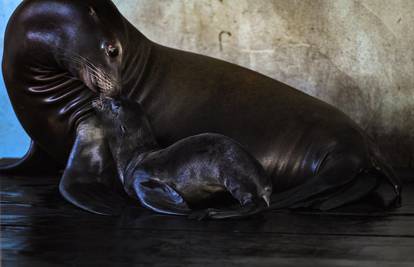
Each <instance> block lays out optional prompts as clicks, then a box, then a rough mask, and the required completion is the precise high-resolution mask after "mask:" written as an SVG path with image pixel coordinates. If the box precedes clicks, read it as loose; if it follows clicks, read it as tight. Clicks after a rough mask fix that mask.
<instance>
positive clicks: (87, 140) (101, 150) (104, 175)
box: [59, 117, 128, 215]
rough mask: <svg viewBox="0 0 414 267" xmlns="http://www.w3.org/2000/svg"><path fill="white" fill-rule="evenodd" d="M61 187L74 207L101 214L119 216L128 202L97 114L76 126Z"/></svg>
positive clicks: (65, 196) (63, 194)
mask: <svg viewBox="0 0 414 267" xmlns="http://www.w3.org/2000/svg"><path fill="white" fill-rule="evenodd" d="M59 190H60V192H61V194H62V196H63V197H64V198H65V199H66V200H68V201H69V202H70V203H72V204H74V205H75V206H77V207H80V208H82V209H84V210H87V211H90V212H92V213H96V214H101V215H119V214H120V213H121V212H122V211H123V209H124V207H125V206H126V205H127V203H128V201H127V196H126V194H125V193H124V191H123V189H122V185H121V182H120V180H119V179H118V175H117V172H116V167H115V164H114V161H113V159H112V155H111V153H110V151H109V148H108V146H107V144H106V140H105V138H104V134H103V130H102V129H101V128H100V126H99V124H98V123H97V121H96V118H94V117H91V118H89V119H87V120H86V121H83V122H82V123H81V124H80V125H79V127H78V128H77V132H76V140H75V143H74V145H73V148H72V152H71V154H70V157H69V160H68V163H67V166H66V169H65V171H64V173H63V177H62V179H61V181H60V185H59Z"/></svg>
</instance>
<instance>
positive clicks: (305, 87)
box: [115, 0, 414, 167]
mask: <svg viewBox="0 0 414 267" xmlns="http://www.w3.org/2000/svg"><path fill="white" fill-rule="evenodd" d="M115 2H116V3H117V5H118V6H119V8H120V10H121V11H122V13H123V14H125V15H126V17H127V18H128V19H130V20H131V21H132V22H133V23H134V24H135V25H136V26H137V27H138V28H139V29H140V30H141V31H142V32H143V33H144V34H145V35H146V36H148V37H149V38H150V39H152V40H154V41H156V42H159V43H161V44H164V45H167V46H172V47H176V48H180V49H184V50H190V51H194V52H198V53H201V54H206V55H210V56H213V57H217V58H222V59H224V60H227V61H230V62H234V63H237V64H240V65H243V66H246V67H248V68H251V69H254V70H256V71H259V72H261V73H264V74H266V75H268V76H271V77H273V78H275V79H278V80H280V81H282V82H285V83H287V84H289V85H291V86H293V87H296V88H298V89H300V90H302V91H305V92H307V93H309V94H311V95H314V96H316V97H318V98H321V99H323V100H325V101H327V102H329V103H331V104H333V105H335V106H336V107H338V108H340V109H341V110H343V111H345V112H346V113H347V114H349V115H350V116H351V117H352V118H353V119H355V120H356V121H357V122H358V123H359V124H360V125H361V126H362V127H363V128H365V129H366V130H367V131H368V132H369V133H370V134H371V135H372V136H373V137H375V138H376V139H377V141H378V143H379V144H380V145H381V147H382V149H383V150H384V152H386V153H387V154H388V156H389V157H390V158H391V159H392V161H393V163H394V165H396V166H405V167H407V166H410V167H414V88H413V87H414V46H413V44H414V1H412V0H392V1H391V0H359V1H357V0H332V1H331V0H301V1H299V0H266V1H265V0H263V1H259V0H257V1H255V0H197V1H195V0H157V1H153V0H130V1H126V0H118V1H115Z"/></svg>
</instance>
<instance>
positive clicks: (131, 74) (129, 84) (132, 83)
mask: <svg viewBox="0 0 414 267" xmlns="http://www.w3.org/2000/svg"><path fill="white" fill-rule="evenodd" d="M125 23H126V27H127V30H126V32H127V38H126V39H127V42H126V44H125V57H124V58H125V59H126V60H125V61H124V62H123V64H122V67H121V73H122V90H121V94H122V95H123V96H126V97H128V98H130V97H131V96H132V95H135V94H138V93H139V92H140V89H141V86H142V84H143V83H144V80H145V79H146V76H147V71H148V69H149V59H150V56H151V51H152V48H153V45H154V44H153V43H152V42H151V41H150V40H149V39H148V38H147V37H145V36H144V35H143V34H142V33H141V32H140V31H138V30H137V29H136V28H135V27H134V26H133V25H132V24H131V23H130V22H128V21H127V20H125Z"/></svg>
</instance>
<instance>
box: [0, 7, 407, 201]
mask: <svg viewBox="0 0 414 267" xmlns="http://www.w3.org/2000/svg"><path fill="white" fill-rule="evenodd" d="M91 8H92V9H91ZM91 33H92V34H91ZM74 55H76V56H74ZM84 59H86V60H84ZM78 60H80V63H81V64H80V65H81V66H83V68H82V67H80V66H79V62H78ZM82 60H84V61H82ZM88 63H92V64H93V65H94V67H90V68H89V69H88V68H86V69H87V70H88V71H85V66H86V67H87V66H88ZM95 67H97V68H99V69H100V70H102V71H103V72H104V73H105V75H108V76H109V77H111V78H110V79H109V80H110V81H112V80H116V81H117V82H116V84H117V86H118V87H117V86H108V87H107V86H106V85H107V84H108V79H101V82H100V83H98V82H97V79H96V78H102V77H101V76H102V75H101V74H99V73H98V75H96V74H97V73H95V72H94V71H96V69H95ZM3 75H4V79H5V82H6V86H7V90H8V93H9V96H10V99H11V102H12V104H13V107H14V110H15V112H16V114H17V116H18V118H19V120H20V122H21V123H22V125H23V127H24V128H25V130H26V131H27V132H28V134H29V135H30V137H31V138H32V140H33V141H34V142H35V143H36V147H38V148H39V149H40V150H41V151H42V152H43V153H44V154H47V155H50V157H51V158H53V160H55V161H57V162H58V164H59V165H60V167H63V166H65V164H66V162H68V159H69V162H68V164H67V166H68V167H69V170H70V169H71V168H75V169H76V165H77V164H78V163H76V159H79V155H78V154H79V153H81V152H82V151H84V150H85V149H88V148H89V146H94V147H95V148H99V149H96V151H101V152H99V153H100V154H99V153H98V154H96V155H94V157H89V158H88V157H86V158H82V162H83V163H84V165H85V169H89V170H92V169H93V167H94V166H95V165H94V164H95V162H96V159H99V160H98V161H99V163H100V164H99V165H97V166H110V165H111V163H113V162H112V161H111V160H112V159H111V157H110V156H109V155H107V153H109V152H107V151H108V150H107V149H106V146H107V144H106V141H105V140H104V139H98V138H97V139H93V138H91V139H87V142H85V141H84V139H82V138H81V137H82V136H81V135H80V130H79V129H94V127H96V128H98V130H100V131H102V129H101V128H99V127H100V126H99V124H97V123H96V116H95V115H94V113H93V112H92V105H91V103H92V101H93V100H94V99H96V98H97V97H98V95H97V93H96V92H94V91H101V92H102V93H105V90H103V89H105V88H112V89H114V88H115V90H114V91H111V92H112V93H113V94H115V95H117V94H118V93H117V92H118V91H120V93H119V94H120V95H122V96H123V97H125V98H128V99H129V100H130V101H133V102H137V103H140V104H141V106H142V109H143V110H144V111H145V114H147V116H148V120H149V122H150V123H151V126H152V129H153V134H154V136H155V137H156V139H157V141H158V142H159V144H160V145H161V146H162V147H167V146H170V145H172V144H174V143H176V142H178V141H180V140H183V139H184V138H188V137H191V136H196V135H199V134H202V133H206V132H213V133H218V134H221V135H224V136H228V137H230V138H232V139H234V140H236V141H237V142H239V143H240V144H242V145H243V146H244V147H246V149H247V151H248V152H249V153H251V154H252V155H253V156H254V158H256V159H257V160H258V161H259V162H260V164H261V165H262V166H263V167H264V170H265V172H266V174H267V175H269V176H270V177H271V179H272V181H273V186H274V191H275V192H276V193H281V192H285V191H286V192H287V193H286V194H282V195H281V196H282V197H284V198H285V199H289V201H288V202H284V203H285V205H287V206H292V205H293V203H295V202H297V201H298V199H300V200H301V201H305V202H306V199H307V198H309V197H311V196H313V194H314V193H312V192H315V190H314V189H315V187H317V189H321V188H323V189H324V190H326V192H332V191H334V192H336V191H340V190H342V189H343V186H344V184H346V183H348V182H351V181H353V182H355V181H356V180H357V179H358V174H359V173H360V171H361V170H372V169H377V171H378V172H380V173H382V176H380V177H382V178H381V179H378V182H377V184H371V185H370V186H367V187H366V188H365V189H366V192H364V194H370V193H372V192H371V191H375V190H377V191H376V192H377V193H378V194H379V195H380V197H379V198H380V199H382V200H383V201H384V202H386V203H388V204H386V206H392V205H393V203H398V202H399V199H400V194H399V192H400V189H401V188H400V182H399V180H398V178H397V177H395V175H393V174H392V173H393V171H392V168H391V167H390V166H388V163H387V162H386V160H384V159H383V158H382V156H381V153H379V151H378V149H377V147H376V146H375V144H373V143H372V142H370V141H369V138H368V137H367V136H366V134H365V133H364V131H363V130H362V129H361V128H360V127H359V126H358V125H357V124H356V123H355V122H353V121H352V120H351V119H349V118H348V117H347V116H346V115H345V114H343V113H342V112H341V111H339V110H338V109H336V108H334V107H332V106H330V105H328V104H326V103H324V102H322V101H320V100H318V99H315V98H313V97H311V96H309V95H306V94H304V93H302V92H300V91H298V90H296V89H294V88H292V87H290V86H288V85H286V84H283V83H281V82H279V81H276V80H273V79H271V78H268V77H265V76H263V75H261V74H259V73H257V72H254V71H252V70H248V69H245V68H242V67H240V66H237V65H234V64H230V63H228V62H224V61H221V60H217V59H213V58H210V57H206V56H202V55H197V54H193V53H188V52H185V51H179V50H175V49H171V48H167V47H163V46H161V45H158V44H156V43H153V42H151V41H150V40H148V39H147V38H145V36H143V35H142V34H141V33H140V32H139V31H138V30H137V29H136V28H135V27H134V26H133V25H131V24H130V23H129V22H128V21H127V20H126V19H125V18H124V17H122V15H121V14H120V13H119V12H118V10H117V9H116V7H115V5H114V4H113V3H112V2H111V1H109V0H82V1H81V0H73V1H69V0H26V1H23V3H22V4H21V5H20V6H19V8H18V9H17V10H16V12H15V13H14V14H13V16H12V18H11V19H10V21H9V24H8V27H7V31H6V35H5V46H4V56H3ZM92 75H94V76H92ZM109 84H111V83H109ZM97 88H100V89H99V90H98V89H97ZM112 93H110V94H112ZM80 126H81V127H80ZM74 144H76V147H75V148H76V149H75V148H74ZM71 151H72V156H71V158H69V153H70V152H71ZM73 159H75V161H73ZM23 161H24V160H23ZM326 162H330V163H331V164H326ZM71 163H74V164H71ZM48 164H50V160H47V161H46V162H45V163H44V165H46V166H47V165H48ZM326 166H329V168H330V169H329V170H326ZM335 169H337V170H342V171H340V172H334V171H332V170H335ZM66 170H68V168H66ZM344 170H346V171H344ZM101 171H102V169H101V168H97V169H96V170H94V171H90V172H89V173H82V175H84V176H89V175H91V174H92V176H93V177H100V176H101V175H102V172H101ZM321 173H329V174H331V175H332V174H334V176H331V177H333V178H332V179H333V180H329V179H327V178H328V177H324V178H326V179H327V180H324V179H320V177H319V176H318V175H319V174H321ZM66 177H67V179H69V180H71V179H75V178H76V177H75V176H74V175H67V176H66ZM76 179H77V178H76ZM82 179H83V178H82ZM82 179H77V181H81V180H82ZM95 179H96V182H97V183H100V182H101V180H99V179H97V178H95ZM106 179H112V178H111V177H107V178H106ZM69 184H70V183H69ZM321 185H322V186H321ZM80 186H81V185H80ZM380 186H381V188H380V189H378V187H380ZM371 188H374V189H372V190H371ZM292 190H293V191H292ZM384 192H387V193H384ZM290 193H292V194H293V195H291V194H290ZM304 193H306V194H304ZM344 195H346V198H345V197H344V198H342V199H343V201H344V202H347V201H356V200H357V199H353V200H350V199H348V196H353V195H357V194H354V192H350V193H348V194H344ZM292 196H294V197H292ZM300 196H301V198H300ZM330 197H331V196H329V197H327V200H326V202H329V198H330ZM337 203H340V202H337ZM86 204H87V203H86ZM308 204H309V203H304V205H305V206H307V205H308Z"/></svg>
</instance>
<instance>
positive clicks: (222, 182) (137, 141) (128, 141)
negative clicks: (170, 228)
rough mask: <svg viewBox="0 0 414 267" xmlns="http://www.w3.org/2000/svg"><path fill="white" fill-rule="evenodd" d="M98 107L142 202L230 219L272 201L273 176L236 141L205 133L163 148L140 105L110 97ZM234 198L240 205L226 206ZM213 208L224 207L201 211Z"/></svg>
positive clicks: (127, 181) (129, 184)
mask: <svg viewBox="0 0 414 267" xmlns="http://www.w3.org/2000/svg"><path fill="white" fill-rule="evenodd" d="M94 106H95V108H96V110H97V113H98V117H99V118H100V121H101V123H102V124H103V127H104V132H105V136H106V138H107V140H108V141H109V145H110V148H111V151H112V153H113V156H114V158H115V160H116V162H117V165H118V170H119V173H120V176H121V179H122V180H123V184H124V188H125V190H126V191H127V192H128V194H129V195H130V196H132V197H134V198H136V199H138V200H139V201H140V202H141V204H142V205H143V206H145V207H147V208H150V209H152V210H154V211H156V212H160V213H166V214H174V215H188V214H192V216H195V217H201V218H203V217H210V218H229V217H240V216H246V215H249V214H254V213H255V212H257V211H258V210H260V208H262V207H264V206H265V204H266V202H267V204H269V201H270V196H271V193H272V183H271V180H270V178H269V177H268V176H267V175H266V173H265V171H264V170H263V167H262V166H261V165H260V163H259V162H257V160H256V159H255V158H253V157H252V156H251V155H250V154H249V153H248V152H247V151H246V150H245V149H244V148H242V147H241V145H240V144H238V143H236V142H235V141H234V140H231V139H230V138H228V137H225V136H223V135H219V134H212V133H206V134H200V135H196V136H192V137H189V138H185V139H183V140H180V141H179V142H177V143H175V144H173V145H171V146H169V147H167V148H165V149H161V148H160V147H159V145H158V144H157V142H156V140H155V138H154V136H153V133H152V130H151V127H150V124H149V122H148V120H147V118H146V116H145V114H144V112H143V111H142V109H141V108H140V106H139V105H138V104H137V103H133V102H130V101H126V100H120V101H117V100H112V99H109V98H105V99H101V100H98V101H96V102H94ZM232 198H233V199H234V200H237V202H239V207H238V208H237V207H236V206H234V205H230V206H232V208H231V210H227V211H226V210H223V208H225V206H226V205H227V208H229V206H228V205H229V204H231V199H232ZM240 206H241V207H240ZM214 207H218V208H219V209H217V210H214V209H207V210H204V211H200V209H202V208H214ZM196 210H198V211H197V212H196V213H194V211H196Z"/></svg>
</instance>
